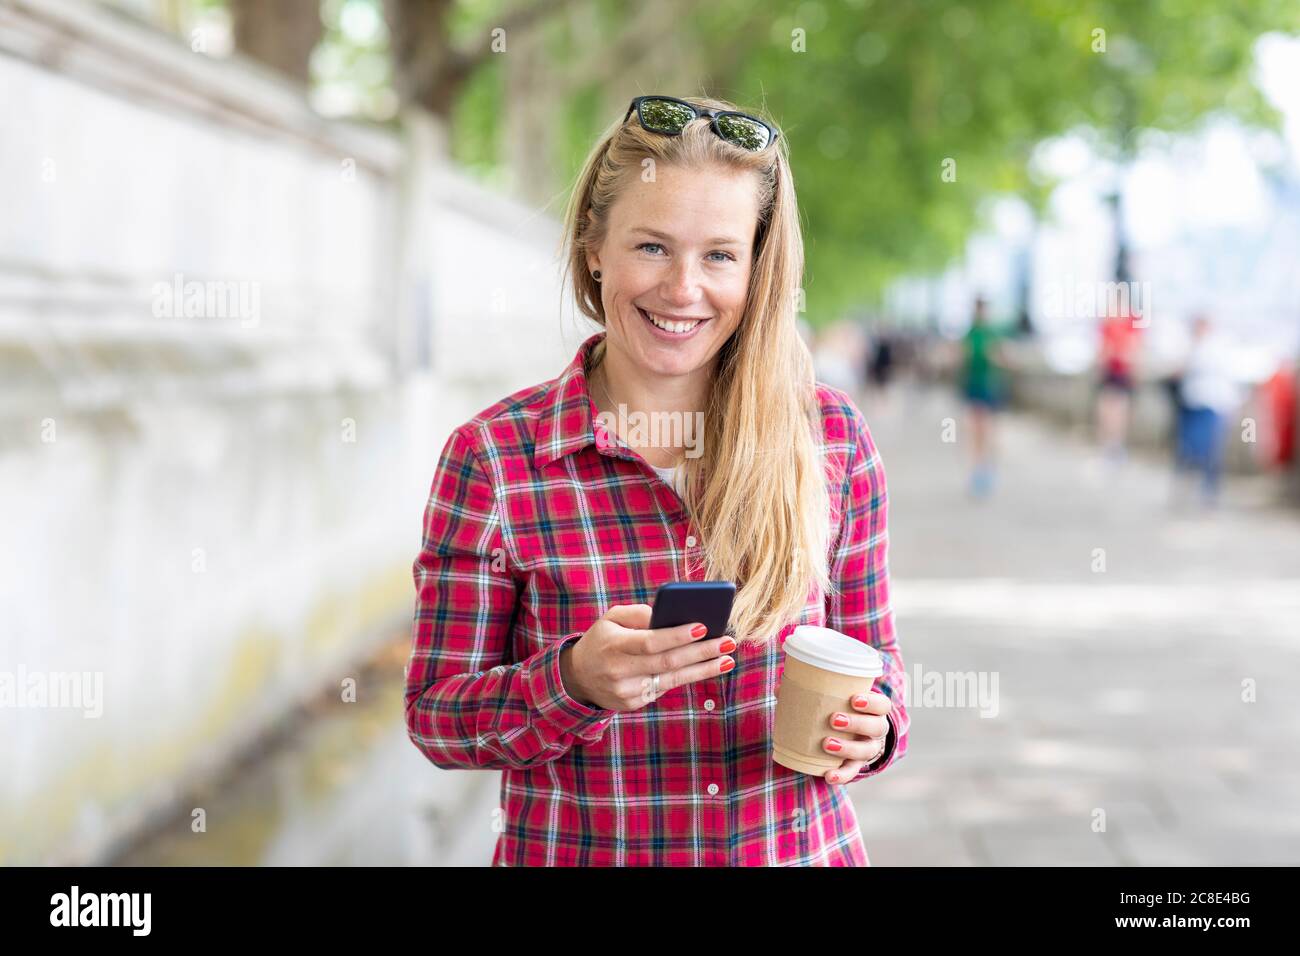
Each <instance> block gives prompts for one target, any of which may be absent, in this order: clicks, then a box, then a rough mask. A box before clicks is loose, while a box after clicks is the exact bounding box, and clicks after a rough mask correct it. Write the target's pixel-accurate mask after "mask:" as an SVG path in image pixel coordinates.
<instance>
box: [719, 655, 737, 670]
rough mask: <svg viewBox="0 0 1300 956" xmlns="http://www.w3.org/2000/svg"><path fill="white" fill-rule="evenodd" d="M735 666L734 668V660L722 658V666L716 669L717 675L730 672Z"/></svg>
mask: <svg viewBox="0 0 1300 956" xmlns="http://www.w3.org/2000/svg"><path fill="white" fill-rule="evenodd" d="M735 666H736V662H735V661H734V660H732V659H731V658H730V657H724V658H723V659H722V665H721V666H720V667H719V668H718V673H720V674H725V673H727V671H729V670H731V669H732V668H733V667H735Z"/></svg>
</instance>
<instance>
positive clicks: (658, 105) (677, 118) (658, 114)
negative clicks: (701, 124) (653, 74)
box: [641, 100, 695, 133]
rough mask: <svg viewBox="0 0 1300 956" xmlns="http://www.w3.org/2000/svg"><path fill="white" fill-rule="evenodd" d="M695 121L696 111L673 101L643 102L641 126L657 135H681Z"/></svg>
mask: <svg viewBox="0 0 1300 956" xmlns="http://www.w3.org/2000/svg"><path fill="white" fill-rule="evenodd" d="M693 119H695V111H694V110H692V109H691V108H690V107H688V106H683V105H682V104H681V103H674V102H673V101H672V100H643V101H642V102H641V125H643V126H644V127H645V128H646V129H648V130H651V131H653V132H656V133H680V132H681V131H682V130H683V129H684V128H685V127H686V124H687V123H689V122H690V121H691V120H693Z"/></svg>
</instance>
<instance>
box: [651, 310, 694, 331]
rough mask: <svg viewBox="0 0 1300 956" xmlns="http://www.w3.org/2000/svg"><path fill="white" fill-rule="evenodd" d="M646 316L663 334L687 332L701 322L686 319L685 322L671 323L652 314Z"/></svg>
mask: <svg viewBox="0 0 1300 956" xmlns="http://www.w3.org/2000/svg"><path fill="white" fill-rule="evenodd" d="M643 311H644V310H643ZM646 315H648V316H650V321H651V322H653V323H654V324H655V325H657V326H659V328H661V329H663V330H664V331H665V332H677V333H682V332H689V331H690V330H691V329H693V328H695V327H696V326H697V325H699V324H700V322H701V321H702V320H701V319H688V320H687V321H685V322H672V321H669V320H667V319H661V318H659V316H657V315H655V314H654V313H653V312H646Z"/></svg>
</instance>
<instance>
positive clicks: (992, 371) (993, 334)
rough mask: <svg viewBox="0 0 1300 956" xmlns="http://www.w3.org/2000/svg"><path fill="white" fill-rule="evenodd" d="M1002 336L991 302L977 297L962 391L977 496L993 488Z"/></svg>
mask: <svg viewBox="0 0 1300 956" xmlns="http://www.w3.org/2000/svg"><path fill="white" fill-rule="evenodd" d="M1001 338H1002V333H1001V332H999V331H998V330H996V329H994V328H992V327H991V326H990V325H989V323H988V303H987V302H986V301H985V300H984V299H983V298H977V299H976V300H975V314H974V316H973V317H972V319H971V325H970V329H969V330H968V331H967V332H966V335H965V337H964V338H963V339H962V369H961V390H962V395H963V397H964V398H965V400H966V408H967V412H968V414H969V417H970V432H971V455H972V459H973V462H972V468H971V475H970V490H971V493H972V494H974V495H976V496H977V497H983V496H985V495H987V494H988V493H989V492H990V491H991V490H992V488H993V421H994V416H995V414H996V413H997V410H998V409H999V408H1000V407H1001V406H1002V401H1003V396H1004V392H1005V381H1004V376H1003V372H1002V368H1003V364H1004V363H1003V362H1002V357H1001V346H1000V344H999V343H1000V340H1001Z"/></svg>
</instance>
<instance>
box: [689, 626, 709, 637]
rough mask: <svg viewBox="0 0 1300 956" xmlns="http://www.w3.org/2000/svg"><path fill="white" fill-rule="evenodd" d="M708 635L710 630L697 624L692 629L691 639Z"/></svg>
mask: <svg viewBox="0 0 1300 956" xmlns="http://www.w3.org/2000/svg"><path fill="white" fill-rule="evenodd" d="M707 633H709V629H708V628H707V627H705V626H704V625H703V624H696V625H695V626H694V627H693V628H691V637H703V636H704V635H705V634H707Z"/></svg>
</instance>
